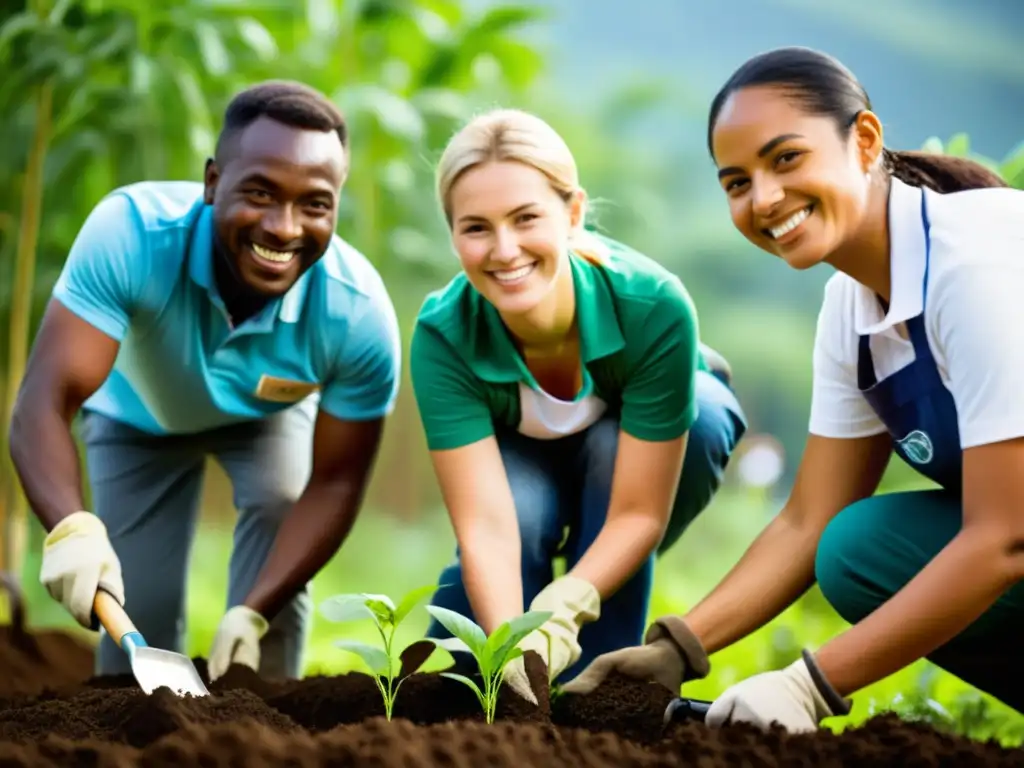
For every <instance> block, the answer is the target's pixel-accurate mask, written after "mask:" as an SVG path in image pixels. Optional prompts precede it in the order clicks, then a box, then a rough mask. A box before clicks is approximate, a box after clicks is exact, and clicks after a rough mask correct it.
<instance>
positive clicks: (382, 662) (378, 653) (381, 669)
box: [334, 640, 391, 677]
mask: <svg viewBox="0 0 1024 768" xmlns="http://www.w3.org/2000/svg"><path fill="white" fill-rule="evenodd" d="M334 645H335V647H336V648H340V649H341V650H343V651H350V652H351V653H354V654H356V655H357V656H359V657H360V658H361V659H362V660H363V661H364V662H365V663H366V666H368V667H369V668H370V671H371V672H372V673H373V674H375V675H379V676H384V677H387V676H388V672H389V668H390V666H391V660H390V659H389V658H388V655H387V654H386V653H384V651H382V650H381V649H380V648H374V647H373V646H372V645H367V644H366V643H360V642H358V641H356V640H337V641H336V642H335V643H334Z"/></svg>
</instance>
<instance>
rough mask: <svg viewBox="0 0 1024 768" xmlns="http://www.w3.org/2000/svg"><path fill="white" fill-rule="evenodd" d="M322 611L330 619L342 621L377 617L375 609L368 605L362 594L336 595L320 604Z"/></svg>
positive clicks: (337, 621)
mask: <svg viewBox="0 0 1024 768" xmlns="http://www.w3.org/2000/svg"><path fill="white" fill-rule="evenodd" d="M320 613H322V614H323V616H324V618H325V619H327V620H328V621H333V622H336V623H342V622H346V621H362V620H363V619H375V618H376V617H375V616H374V613H373V611H371V610H370V608H369V607H368V606H367V605H366V600H365V599H364V598H363V596H362V595H335V596H334V597H329V598H327V599H326V600H324V602H323V603H322V604H321V605H320Z"/></svg>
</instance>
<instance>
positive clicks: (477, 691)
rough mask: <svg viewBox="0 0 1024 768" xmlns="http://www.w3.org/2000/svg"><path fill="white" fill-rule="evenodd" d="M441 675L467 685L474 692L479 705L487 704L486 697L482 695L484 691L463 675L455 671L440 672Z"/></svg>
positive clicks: (484, 705)
mask: <svg viewBox="0 0 1024 768" xmlns="http://www.w3.org/2000/svg"><path fill="white" fill-rule="evenodd" d="M441 677H447V678H449V679H450V680H458V681H459V682H460V683H463V684H464V685H468V686H469V687H470V688H471V689H472V691H473V693H475V694H476V697H477V699H478V700H479V701H480V705H481V706H482V707H486V706H487V698H486V697H485V696H484V692H483V691H481V690H480V686H478V685H477V684H476V683H475V682H473V681H472V680H471V679H469V678H468V677H466V676H465V675H459V674H456V673H455V672H442V673H441Z"/></svg>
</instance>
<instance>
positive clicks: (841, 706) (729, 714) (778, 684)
mask: <svg viewBox="0 0 1024 768" xmlns="http://www.w3.org/2000/svg"><path fill="white" fill-rule="evenodd" d="M849 713H850V702H849V701H848V700H846V699H844V698H842V697H841V696H840V695H839V694H838V693H837V692H836V690H835V689H834V688H833V687H832V686H831V684H830V683H829V682H828V680H826V679H825V676H824V675H823V674H822V672H821V670H820V669H819V668H818V666H817V663H816V662H815V660H814V657H813V656H812V655H811V654H810V653H808V652H807V651H804V653H803V658H801V659H799V660H798V661H795V662H793V663H792V664H790V665H789V666H788V667H786V668H785V669H781V670H776V671H774V672H764V673H762V674H760V675H754V676H753V677H748V678H747V679H746V680H743V681H742V682H739V683H736V684H735V685H733V686H732V687H730V688H727V689H726V691H725V693H723V694H722V695H721V696H719V697H718V698H717V699H715V701H714V703H713V704H712V705H711V707H710V708H709V709H708V713H707V716H706V717H705V722H706V723H707V724H708V726H710V727H712V728H717V727H719V726H722V725H724V724H726V723H752V724H754V725H756V726H758V727H760V728H768V727H769V726H771V725H772V723H778V724H779V725H781V726H782V727H783V728H785V729H786V730H787V731H789V732H790V733H806V732H811V731H815V730H817V728H818V724H819V723H820V722H821V721H822V720H824V719H825V718H826V717H832V716H833V715H847V714H849Z"/></svg>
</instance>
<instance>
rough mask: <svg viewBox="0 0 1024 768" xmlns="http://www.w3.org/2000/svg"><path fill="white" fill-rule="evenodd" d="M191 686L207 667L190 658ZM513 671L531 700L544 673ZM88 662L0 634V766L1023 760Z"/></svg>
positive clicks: (927, 731) (976, 748)
mask: <svg viewBox="0 0 1024 768" xmlns="http://www.w3.org/2000/svg"><path fill="white" fill-rule="evenodd" d="M195 661H196V666H197V668H198V670H199V672H200V675H201V676H202V677H203V678H204V680H205V679H207V677H206V665H205V663H204V661H203V660H202V659H196V660H195ZM527 661H528V663H527V669H528V672H529V674H530V677H531V680H532V681H533V683H534V689H535V690H544V689H545V687H546V686H545V682H546V671H545V669H544V667H543V663H541V662H540V661H539V659H537V658H535V657H534V658H529V659H528V660H527ZM91 663H92V649H91V648H89V647H88V646H86V645H83V644H81V643H80V642H78V641H76V640H74V639H72V638H71V637H68V636H61V635H58V634H52V635H48V636H45V637H41V636H37V635H32V634H29V633H26V632H25V631H24V629H23V627H22V625H21V623H20V621H19V622H18V623H16V624H14V625H13V627H0V768H14V767H15V766H33V768H35V767H47V766H54V767H57V766H59V767H60V768H75V767H76V766H83V767H84V766H90V767H95V768H108V767H109V768H115V767H116V768H122V767H123V768H127V767H128V766H145V767H146V768H157V767H158V766H186V765H197V766H198V765H202V766H236V765H237V766H242V765H244V766H246V768H260V767H261V766H289V767H290V768H307V767H308V768H313V767H314V766H325V767H326V766H357V765H358V766H376V767H377V768H421V767H423V768H426V767H427V766H431V767H433V766H443V767H444V768H478V767H479V766H497V767H504V766H508V768H520V767H521V766H530V768H545V767H547V766H552V768H554V767H557V768H566V767H567V766H588V767H590V768H605V766H608V767H609V768H611V767H612V766H615V767H616V768H633V767H634V766H636V767H637V768H639V767H640V766H644V767H647V766H659V767H661V766H664V767H666V768H668V767H669V766H701V767H702V768H716V766H726V765H749V766H816V767H817V766H839V765H843V766H872V768H874V767H876V766H885V765H899V766H901V768H915V767H916V766H922V767H923V766H961V765H962V766H1003V765H1005V766H1011V765H1014V766H1020V765H1024V752H1022V751H1021V750H1010V749H1005V748H1002V747H1000V746H999V745H998V744H996V743H994V742H991V743H980V742H975V741H971V740H968V739H965V738H962V737H957V736H952V735H948V734H944V733H941V732H939V731H937V730H935V729H933V728H931V727H929V726H925V725H921V724H912V723H907V722H903V721H901V720H900V719H898V718H897V717H895V716H893V715H883V716H879V717H876V718H874V719H872V720H871V721H869V722H868V723H866V724H865V725H863V726H861V727H859V728H854V729H849V730H847V731H845V732H844V733H842V734H833V733H832V732H830V731H827V730H822V731H821V732H819V733H816V734H813V735H789V734H787V733H785V732H784V731H782V730H781V729H773V730H771V731H769V732H767V733H765V732H761V731H759V730H757V729H755V728H753V727H751V726H745V725H736V726H730V727H727V728H722V729H710V728H707V727H706V726H705V725H704V724H703V723H700V722H693V721H690V722H683V723H673V724H671V725H670V726H669V727H668V728H663V727H662V713H663V712H664V710H665V707H666V705H667V704H668V702H669V699H670V698H671V697H670V694H669V693H668V692H667V691H665V690H664V689H662V688H660V686H658V685H655V684H641V683H636V682H634V681H631V680H629V679H627V678H621V677H612V678H610V679H609V680H608V681H606V683H605V685H604V686H603V687H602V688H601V689H599V690H598V691H596V692H595V693H594V694H592V695H590V696H586V697H578V696H565V695H563V696H559V697H556V698H555V699H554V701H553V702H551V703H549V702H548V700H547V699H546V698H543V697H542V698H541V701H542V705H541V706H540V707H533V706H531V705H529V704H528V703H526V702H524V701H521V700H520V699H518V697H515V696H514V695H513V694H511V692H509V691H507V690H502V693H501V698H500V700H499V705H498V709H497V717H496V721H495V723H494V724H493V725H488V724H487V723H486V722H484V717H483V713H482V711H481V708H480V705H479V703H478V702H477V701H476V698H475V697H474V696H473V694H472V692H471V691H470V690H469V689H468V688H467V687H466V686H464V685H462V684H461V683H459V682H457V681H454V680H450V679H447V678H442V677H441V676H439V675H437V674H428V673H417V674H415V675H413V676H412V677H410V678H409V679H408V680H407V682H406V683H405V684H404V685H403V686H402V689H401V691H400V692H399V695H398V697H397V699H396V702H395V711H394V719H393V720H392V721H391V722H388V721H387V720H386V719H385V718H384V717H383V711H384V710H383V704H382V701H381V697H380V694H379V693H378V691H377V689H376V687H375V686H374V683H373V681H372V680H371V679H370V678H369V677H368V676H367V675H365V674H362V673H349V674H345V675H338V676H334V677H325V676H321V677H310V678H307V679H304V680H300V681H285V682H276V681H268V680H264V679H262V678H260V677H259V676H258V675H257V674H256V673H255V672H253V671H252V670H250V669H247V668H245V667H233V668H232V669H230V670H229V671H228V673H227V674H226V675H225V676H224V677H223V678H221V679H220V680H218V681H217V682H216V683H214V684H212V685H210V686H209V687H210V693H211V695H210V696H209V697H200V698H191V697H178V696H176V695H174V694H173V693H172V692H171V691H169V690H167V689H160V690H158V691H155V692H154V693H153V694H152V695H151V696H147V695H145V694H143V693H142V692H141V691H140V690H139V689H138V688H137V686H136V685H135V681H134V678H132V677H131V676H120V677H107V678H91V677H90V670H91Z"/></svg>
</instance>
